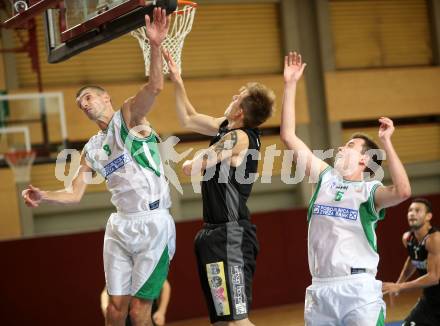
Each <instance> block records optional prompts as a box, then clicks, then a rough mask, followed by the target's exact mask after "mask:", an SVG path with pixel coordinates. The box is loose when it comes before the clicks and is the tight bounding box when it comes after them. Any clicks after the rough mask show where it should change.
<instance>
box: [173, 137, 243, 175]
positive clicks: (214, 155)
mask: <svg viewBox="0 0 440 326" xmlns="http://www.w3.org/2000/svg"><path fill="white" fill-rule="evenodd" d="M248 148H249V138H248V136H247V135H246V133H245V132H244V131H242V130H232V131H231V132H228V133H227V134H226V135H224V136H223V137H222V138H221V139H220V140H219V141H218V142H216V143H215V144H214V145H212V146H211V147H209V148H208V149H206V150H204V151H201V152H199V153H198V154H197V155H196V156H194V158H193V159H192V160H188V161H185V162H184V163H183V166H182V168H183V173H184V174H185V175H187V176H190V175H197V174H200V173H201V172H203V171H204V170H206V169H208V168H210V167H212V166H214V165H216V164H217V163H219V162H221V161H224V160H230V162H231V165H232V166H238V165H239V164H240V163H241V160H242V159H243V155H242V154H243V153H244V152H245V150H246V149H248Z"/></svg>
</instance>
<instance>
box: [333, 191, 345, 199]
mask: <svg viewBox="0 0 440 326" xmlns="http://www.w3.org/2000/svg"><path fill="white" fill-rule="evenodd" d="M343 196H344V192H343V191H338V192H337V193H336V196H335V201H341V199H342V197H343Z"/></svg>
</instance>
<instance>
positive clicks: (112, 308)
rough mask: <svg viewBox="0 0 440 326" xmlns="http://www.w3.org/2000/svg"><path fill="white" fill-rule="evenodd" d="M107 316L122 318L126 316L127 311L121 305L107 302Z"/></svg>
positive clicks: (109, 317) (116, 318)
mask: <svg viewBox="0 0 440 326" xmlns="http://www.w3.org/2000/svg"><path fill="white" fill-rule="evenodd" d="M107 318H108V319H110V320H124V319H125V318H127V311H126V310H125V309H124V308H123V307H117V306H116V305H115V304H112V303H109V305H108V306H107Z"/></svg>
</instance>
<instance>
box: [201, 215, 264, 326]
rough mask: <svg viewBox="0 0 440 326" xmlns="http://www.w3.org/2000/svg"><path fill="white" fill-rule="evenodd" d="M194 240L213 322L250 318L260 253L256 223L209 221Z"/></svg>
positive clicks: (202, 283) (203, 287) (203, 286)
mask: <svg viewBox="0 0 440 326" xmlns="http://www.w3.org/2000/svg"><path fill="white" fill-rule="evenodd" d="M194 244H195V253H196V258H197V265H198V270H199V277H200V283H201V285H202V289H203V293H204V295H205V301H206V303H207V305H208V310H209V317H210V319H211V323H215V322H218V321H233V320H241V319H245V318H247V317H248V313H249V309H250V306H251V303H252V280H253V276H254V272H255V266H256V258H257V254H258V241H257V236H256V227H255V225H253V224H251V223H250V222H249V221H247V220H243V221H238V222H228V223H224V224H205V225H204V227H203V229H202V230H200V231H199V233H198V234H197V236H196V238H195V243H194Z"/></svg>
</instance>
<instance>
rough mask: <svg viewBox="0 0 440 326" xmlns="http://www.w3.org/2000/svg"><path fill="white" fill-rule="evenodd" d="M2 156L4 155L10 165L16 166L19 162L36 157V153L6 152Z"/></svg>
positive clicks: (31, 151)
mask: <svg viewBox="0 0 440 326" xmlns="http://www.w3.org/2000/svg"><path fill="white" fill-rule="evenodd" d="M4 155H5V158H7V159H8V160H9V161H10V162H11V163H12V164H17V163H18V162H19V161H20V160H23V159H28V158H30V157H32V156H34V155H36V152H35V151H33V150H30V151H15V152H7V153H5V154H4Z"/></svg>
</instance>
